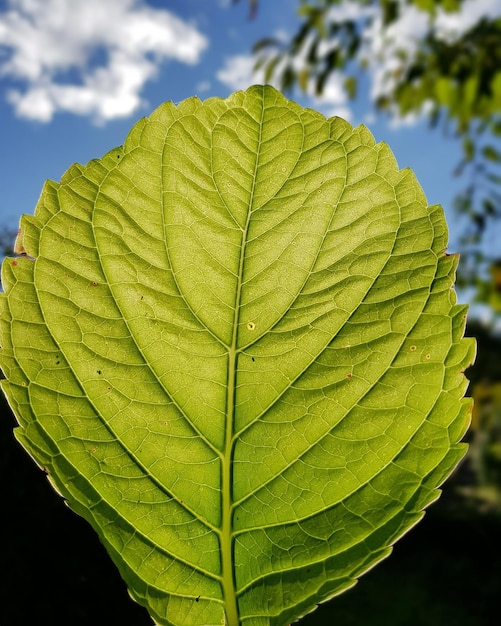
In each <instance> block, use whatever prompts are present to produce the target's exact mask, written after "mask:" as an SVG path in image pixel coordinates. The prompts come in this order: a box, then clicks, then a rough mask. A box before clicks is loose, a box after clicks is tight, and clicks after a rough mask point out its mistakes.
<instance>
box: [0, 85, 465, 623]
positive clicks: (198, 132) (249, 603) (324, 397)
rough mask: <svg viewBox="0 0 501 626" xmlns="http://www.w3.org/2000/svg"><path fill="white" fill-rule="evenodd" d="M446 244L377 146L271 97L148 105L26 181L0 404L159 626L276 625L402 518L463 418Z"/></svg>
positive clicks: (337, 581) (376, 553) (410, 183)
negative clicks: (91, 150)
mask: <svg viewBox="0 0 501 626" xmlns="http://www.w3.org/2000/svg"><path fill="white" fill-rule="evenodd" d="M446 246H447V229H446V224H445V221H444V215H443V211H442V209H441V208H440V207H439V206H431V207H429V206H428V205H427V202H426V199H425V196H424V194H423V192H422V190H421V188H420V187H419V185H418V183H417V181H416V179H415V177H414V176H413V174H412V172H410V171H409V170H398V168H397V165H396V163H395V160H394V158H393V156H392V153H391V152H390V150H389V148H388V147H387V146H386V145H384V144H376V143H375V142H374V140H373V138H372V136H371V134H370V133H369V132H368V131H367V130H366V129H365V128H364V127H359V128H355V129H353V128H351V126H349V125H348V124H347V123H346V122H344V121H343V120H341V119H339V118H333V119H329V120H327V119H325V118H324V117H322V116H321V115H319V114H317V113H315V112H313V111H311V110H308V109H303V108H301V107H299V106H298V105H296V104H294V103H292V102H289V101H287V100H286V99H285V98H284V97H283V96H281V95H280V94H279V93H278V92H277V91H275V90H274V89H272V88H271V87H253V88H250V89H249V90H247V91H246V92H238V93H235V94H233V95H232V96H231V97H230V98H229V99H227V100H221V99H210V100H208V101H206V102H205V103H201V102H200V101H199V100H197V99H189V100H186V101H184V102H182V103H181V104H180V105H179V106H177V107H176V106H174V105H173V104H171V103H166V104H164V105H162V106H161V107H159V108H158V109H157V110H156V111H155V112H154V113H153V114H152V115H151V116H150V117H149V118H148V119H143V120H141V121H140V122H138V124H136V125H135V126H134V128H133V129H132V131H131V133H130V134H129V136H128V137H127V140H126V142H125V145H124V146H123V148H119V149H116V150H112V151H111V152H109V153H108V154H106V155H105V156H104V157H103V158H102V159H99V160H96V161H92V162H90V163H89V164H88V165H87V166H85V167H83V166H80V165H74V166H73V167H71V168H70V169H69V170H68V171H67V172H66V174H65V175H64V176H63V178H62V180H61V182H60V183H58V184H56V183H53V182H48V183H47V184H46V186H45V188H44V191H43V193H42V196H41V198H40V201H39V204H38V206H37V208H36V211H35V216H34V217H25V218H24V219H23V220H22V224H21V232H20V235H19V248H18V249H20V250H23V251H24V252H25V253H26V255H27V256H25V257H19V258H11V259H7V260H6V261H5V262H4V265H3V277H2V278H3V285H4V288H5V291H6V293H5V294H4V295H2V296H1V297H0V314H1V328H0V330H1V333H0V339H1V345H2V352H1V366H2V369H3V371H4V373H5V375H6V377H7V380H6V381H4V382H3V389H4V391H5V393H6V394H7V396H8V399H9V402H10V404H11V406H12V407H13V409H14V411H15V413H16V415H17V417H18V420H19V423H20V427H19V428H18V429H17V430H16V435H17V437H18V439H19V441H20V442H21V443H22V444H23V445H24V446H25V448H26V449H27V450H28V451H29V452H30V453H31V455H32V456H33V457H34V458H35V459H36V461H37V462H38V463H39V464H40V465H42V466H43V467H44V468H46V471H47V472H48V475H49V479H50V480H51V482H52V483H53V484H54V486H55V487H56V489H58V490H59V491H60V492H61V494H62V495H63V496H64V497H65V498H66V499H67V501H68V504H69V505H70V506H71V507H72V508H73V509H74V510H75V511H77V512H78V513H79V514H81V515H82V516H83V517H85V518H86V519H87V520H88V521H89V522H90V523H91V524H92V526H93V527H94V528H95V530H96V531H97V533H98V534H99V537H100V538H101V540H102V542H103V543H104V545H105V546H106V548H107V550H108V552H109V553H110V555H111V557H112V558H113V560H114V561H115V563H116V564H117V566H118V568H119V570H120V572H121V574H122V576H123V577H124V579H125V580H126V582H127V584H128V586H129V588H130V591H131V594H132V596H133V597H134V598H135V599H136V600H137V601H138V602H140V603H141V604H143V605H144V606H146V607H147V609H148V610H149V612H150V614H151V615H152V616H153V618H154V619H155V620H156V622H157V623H158V624H163V625H167V624H172V625H179V626H215V625H219V626H220V625H221V624H227V625H228V626H237V625H240V624H242V625H245V626H266V625H270V626H271V625H274V626H285V625H286V624H289V623H290V622H291V621H293V620H295V619H297V618H298V617H300V616H301V615H303V614H305V613H307V612H309V611H311V610H313V609H314V608H315V605H316V604H317V603H318V602H320V601H324V600H326V599H328V598H330V597H331V596H333V595H335V594H337V593H340V592H341V591H343V590H344V589H347V588H348V587H350V586H351V585H353V584H354V583H355V581H356V579H357V577H358V576H360V575H361V574H362V573H364V572H365V571H366V570H368V569H369V568H370V567H371V566H372V565H374V564H375V563H377V562H378V561H379V560H381V559H382V558H383V557H385V556H386V555H388V554H389V552H390V550H391V545H392V544H393V543H394V542H395V540H396V539H397V538H398V537H400V536H401V535H402V533H403V532H405V531H406V530H407V529H409V528H410V527H411V526H412V525H413V524H414V523H415V522H416V521H418V520H419V519H420V518H421V517H422V515H423V509H424V508H425V507H426V506H427V505H428V504H430V502H432V501H433V500H434V499H435V498H436V497H437V495H438V491H437V487H438V486H439V485H440V484H441V483H442V481H443V480H444V479H445V478H446V477H447V475H448V474H449V473H450V471H451V470H452V469H453V468H454V466H455V465H456V463H457V462H458V460H459V459H460V458H461V457H462V455H463V454H464V451H465V446H464V444H460V443H458V442H459V441H460V439H461V438H462V436H463V435H464V432H465V430H466V428H467V424H468V420H469V413H470V405H469V402H467V401H464V400H463V399H462V398H463V394H464V391H465V386H466V380H465V378H464V376H463V374H462V372H463V370H464V369H465V368H466V366H467V365H468V364H469V363H470V362H471V360H472V356H473V350H474V347H473V344H472V343H471V342H470V341H467V340H463V339H462V335H463V329H464V318H465V307H462V306H457V305H456V304H455V295H454V292H453V291H452V289H451V287H452V282H453V277H454V271H455V268H456V264H457V257H456V256H447V255H446V254H445V250H446ZM75 549H78V540H77V539H76V546H75ZM40 569H41V570H43V564H40ZM389 610H391V607H390V606H389Z"/></svg>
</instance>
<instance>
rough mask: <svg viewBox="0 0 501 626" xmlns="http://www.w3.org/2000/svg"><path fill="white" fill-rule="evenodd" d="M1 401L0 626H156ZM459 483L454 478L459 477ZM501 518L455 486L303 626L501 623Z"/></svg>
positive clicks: (478, 625) (487, 625) (476, 625)
mask: <svg viewBox="0 0 501 626" xmlns="http://www.w3.org/2000/svg"><path fill="white" fill-rule="evenodd" d="M13 425H14V419H13V418H12V417H11V416H10V415H9V409H8V408H7V407H6V406H5V404H4V401H3V398H2V400H1V403H0V468H1V472H2V477H3V489H2V491H3V494H4V496H3V506H2V537H3V541H2V556H1V568H0V571H1V574H0V576H1V579H0V626H28V625H29V626H31V625H34V626H53V625H55V624H65V625H67V626H84V625H85V626H115V625H116V626H147V625H150V626H151V621H150V619H149V617H148V615H147V613H146V611H145V610H144V609H142V608H141V607H139V606H138V605H137V604H135V603H134V602H133V601H132V600H131V599H130V598H129V596H128V593H127V590H126V588H125V585H124V583H123V582H122V580H121V578H120V576H119V574H118V571H117V570H116V569H115V566H114V565H113V563H112V562H111V560H110V559H109V557H108V556H107V554H106V553H105V550H104V548H103V547H102V546H101V544H100V543H99V540H98V538H97V536H96V535H95V533H94V531H93V530H92V529H91V528H90V526H88V524H87V523H86V522H84V521H83V520H82V519H81V518H79V517H78V516H77V515H75V514H74V513H73V512H72V511H70V510H69V509H68V508H67V507H66V506H65V505H64V504H63V502H62V500H61V499H60V497H59V496H57V495H56V494H55V493H54V492H53V490H52V488H51V487H50V486H49V484H48V482H47V481H46V480H45V478H44V476H43V474H42V472H41V471H40V470H39V469H38V468H37V467H36V466H35V464H34V463H33V462H32V461H31V460H30V459H29V457H28V456H27V455H26V453H25V452H24V450H22V448H21V447H20V445H19V444H18V443H17V442H16V441H15V440H14V438H13V435H12V427H13ZM452 485H453V482H452ZM500 599H501V517H500V516H495V515H493V514H490V515H489V514H485V513H484V514H482V513H480V512H477V511H475V510H474V509H466V508H465V507H460V506H459V507H458V506H457V504H456V498H455V496H454V495H453V493H452V487H451V488H450V489H449V488H448V486H446V488H445V492H444V495H443V496H442V498H441V499H440V501H439V502H438V503H436V504H434V505H432V506H431V507H430V509H429V511H428V513H427V515H426V516H425V518H424V520H423V521H422V522H420V523H419V524H418V525H417V526H416V527H415V528H414V529H412V530H411V531H410V532H409V533H408V534H407V535H406V536H405V537H404V538H403V539H402V540H401V541H399V542H398V543H397V544H396V546H395V549H394V553H393V554H392V555H391V556H390V557H389V558H388V559H386V560H385V561H384V562H382V563H381V564H379V565H378V566H376V568H374V569H373V570H372V571H371V572H369V573H368V574H367V575H366V576H364V577H362V579H361V580H360V582H359V583H358V584H357V585H356V586H355V587H354V588H353V589H351V590H349V591H347V592H346V593H344V594H343V595H341V596H339V597H338V598H335V599H334V600H332V601H331V602H329V603H327V604H325V605H322V606H321V607H320V608H319V609H318V610H317V611H315V613H313V614H311V615H310V616H308V617H306V618H304V619H303V620H302V621H301V624H302V625H304V626H313V625H315V626H322V625H324V624H325V625H327V624H328V625H329V626H366V625H367V626H383V625H384V626H444V625H447V626H494V625H497V624H499V623H501V602H500Z"/></svg>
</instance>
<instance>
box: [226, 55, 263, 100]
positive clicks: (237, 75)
mask: <svg viewBox="0 0 501 626" xmlns="http://www.w3.org/2000/svg"><path fill="white" fill-rule="evenodd" d="M255 62H256V59H255V57H253V56H252V55H250V54H236V55H235V56H232V57H227V58H226V59H225V61H224V66H223V67H222V68H221V69H220V70H219V71H218V72H217V73H216V78H217V79H218V80H219V82H221V83H223V85H226V86H227V87H230V89H232V90H234V91H238V90H239V89H246V88H247V87H249V86H250V85H254V84H261V83H263V82H264V73H263V72H262V71H255V70H254V64H255Z"/></svg>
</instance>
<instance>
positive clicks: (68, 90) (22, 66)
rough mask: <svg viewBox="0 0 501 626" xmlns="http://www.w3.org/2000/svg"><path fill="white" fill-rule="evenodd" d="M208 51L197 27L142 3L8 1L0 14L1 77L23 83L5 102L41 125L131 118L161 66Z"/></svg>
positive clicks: (117, 0)
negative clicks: (60, 119) (73, 118)
mask: <svg viewBox="0 0 501 626" xmlns="http://www.w3.org/2000/svg"><path fill="white" fill-rule="evenodd" d="M207 45H208V42H207V39H206V38H205V37H204V36H203V35H202V34H201V33H200V32H199V31H197V30H196V28H195V27H194V26H192V25H189V24H187V23H186V22H184V21H182V20H181V19H179V18H178V17H176V16H175V15H173V14H172V13H170V12H169V11H166V10H164V9H155V8H152V7H150V6H148V5H147V4H145V2H144V1H143V0H106V1H104V0H72V1H71V2H69V1H68V0H10V1H9V3H8V9H7V10H6V11H4V12H3V13H0V51H1V50H2V49H3V54H2V56H0V76H1V75H3V76H7V77H9V78H10V79H11V80H13V81H15V82H18V83H19V84H20V87H19V88H15V89H12V90H11V91H10V92H9V93H8V94H7V99H8V101H9V102H10V103H11V104H12V105H13V106H14V108H15V111H16V113H17V115H19V116H20V117H26V118H30V119H33V120H38V121H40V122H48V121H50V120H51V119H52V117H53V116H54V114H55V113H57V112H58V111H66V112H70V113H74V114H77V115H90V116H92V117H93V118H94V119H95V120H96V121H98V122H105V121H107V120H111V119H113V118H118V117H126V116H128V115H130V114H131V113H133V112H134V111H135V110H136V109H137V108H138V107H139V106H141V104H142V100H141V91H142V89H143V87H144V85H145V83H146V82H147V81H149V80H151V79H152V78H154V76H155V75H156V73H157V71H158V67H159V65H160V64H161V63H162V62H163V61H165V60H167V59H173V60H176V61H179V62H181V63H186V64H195V63H197V62H198V61H199V59H200V55H201V53H202V52H203V50H204V49H205V48H206V47H207ZM96 59H97V60H96Z"/></svg>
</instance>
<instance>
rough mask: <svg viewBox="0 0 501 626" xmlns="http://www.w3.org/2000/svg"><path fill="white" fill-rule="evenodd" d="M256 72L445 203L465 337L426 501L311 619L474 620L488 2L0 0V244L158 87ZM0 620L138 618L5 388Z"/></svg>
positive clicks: (493, 110) (481, 523)
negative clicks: (469, 415)
mask: <svg viewBox="0 0 501 626" xmlns="http://www.w3.org/2000/svg"><path fill="white" fill-rule="evenodd" d="M263 82H268V83H271V84H273V85H275V86H276V87H278V88H279V89H281V90H282V91H283V92H284V93H285V94H286V95H287V96H288V97H291V98H293V99H294V100H296V101H298V102H299V103H300V104H302V105H303V106H308V107H311V108H314V109H316V110H318V111H320V112H322V113H323V114H325V115H327V116H332V115H340V116H342V117H344V118H345V119H347V120H348V121H350V123H352V124H353V125H358V124H365V125H367V126H368V127H369V129H370V130H371V132H372V133H373V134H374V136H375V138H376V140H377V141H386V142H387V143H388V144H389V145H390V147H391V149H392V150H393V152H394V154H395V156H396V158H397V161H398V163H399V165H400V167H410V168H411V169H413V171H414V172H415V173H416V175H417V178H418V180H419V182H420V183H421V185H422V187H423V189H424V191H425V193H426V195H427V198H428V201H429V203H430V204H437V203H438V204H441V205H442V206H443V207H444V210H445V213H446V217H447V220H448V224H449V228H450V238H449V252H460V254H461V263H460V269H459V272H458V281H457V293H458V300H459V301H460V302H467V303H469V304H470V316H469V322H468V328H467V334H468V335H470V336H474V337H476V338H477V341H478V356H477V360H476V363H475V364H474V366H473V367H471V368H470V369H469V370H468V371H467V376H468V378H469V380H470V386H469V390H468V394H469V395H472V396H473V397H474V399H475V409H474V413H473V420H472V427H471V429H470V432H469V434H468V436H467V439H468V442H469V443H470V448H469V451H468V454H467V457H466V459H465V460H464V462H463V463H462V464H461V466H460V468H459V469H458V470H457V471H456V472H455V474H454V475H453V476H452V477H451V479H450V480H449V481H448V482H447V483H446V484H445V486H444V493H443V495H442V497H441V498H440V500H439V501H438V502H437V503H435V504H433V505H432V506H431V507H430V509H429V511H428V512H427V514H426V516H425V518H424V520H423V521H422V522H421V523H420V524H419V525H418V526H417V527H416V528H414V529H413V530H412V531H411V532H410V533H409V534H408V535H406V536H405V537H404V538H403V539H402V540H401V541H400V542H398V544H397V545H396V546H395V550H394V553H393V554H392V556H391V557H390V558H389V559H387V560H386V561H384V562H383V563H382V564H380V565H379V566H377V568H376V569H375V570H374V571H372V572H370V573H369V574H367V575H366V576H365V577H363V578H362V579H361V580H360V582H359V583H358V584H357V585H356V587H354V588H353V589H352V590H349V591H348V592H346V593H345V594H343V595H342V596H340V597H339V598H337V599H335V600H334V601H332V602H330V603H328V604H325V605H322V606H321V607H320V608H319V609H318V611H316V612H315V613H314V614H313V615H311V616H310V617H307V618H305V619H304V621H303V622H301V623H304V624H305V625H308V624H311V625H313V624H332V623H336V624H337V625H338V626H361V625H364V624H370V625H371V626H378V625H379V624H381V625H382V624H385V625H386V626H435V625H438V624H440V625H441V626H442V624H443V623H447V624H448V626H456V625H457V626H471V625H475V626H488V625H491V624H492V625H493V624H498V623H499V620H500V617H501V615H500V613H501V609H500V605H499V593H500V590H501V542H500V539H499V537H500V536H501V2H499V0H380V1H378V0H342V1H338V0H240V1H238V0H236V1H233V2H232V1H231V0H172V1H168V0H107V1H106V2H103V1H102V0H0V188H1V195H0V251H1V254H2V256H5V255H9V254H12V247H13V243H14V239H15V234H16V232H17V225H18V221H19V217H20V215H21V214H23V213H28V214H32V213H33V211H34V208H35V205H36V202H37V199H38V196H39V194H40V191H41V189H42V186H43V183H44V181H45V180H46V179H53V180H59V179H60V178H61V176H62V174H63V173H64V171H65V170H66V169H67V168H68V167H69V166H70V165H71V164H72V163H74V162H79V163H86V162H87V161H88V160H90V159H92V158H96V157H100V156H102V155H103V154H104V153H105V152H107V151H108V150H109V149H111V148H113V147H115V146H118V145H121V144H122V143H123V141H124V139H125V136H126V134H127V132H128V130H129V129H130V128H131V126H132V124H133V123H134V122H135V121H136V120H137V119H139V118H140V117H141V116H143V115H148V114H149V113H150V112H151V111H152V110H153V109H154V108H156V107H157V106H159V105H160V104H161V103H162V102H164V101H165V100H173V101H174V102H179V101H181V100H184V99H185V98H188V97H191V96H194V95H196V96H198V97H200V98H201V99H205V98H207V97H211V96H220V97H226V96H228V95H229V94H230V93H231V92H233V91H235V90H237V89H241V88H246V87H247V86H249V85H251V84H253V83H263ZM0 402H1V405H0V410H1V416H0V429H1V433H0V469H1V471H2V476H3V479H4V480H3V493H4V497H3V508H2V523H3V525H2V528H3V529H4V531H3V532H4V541H3V547H2V552H1V555H2V556H1V561H0V563H1V567H0V577H1V580H0V624H1V625H2V626H4V625H5V626H24V625H25V624H31V623H35V624H37V625H40V626H45V625H49V624H53V623H56V622H59V623H68V624H71V625H72V626H78V625H80V624H82V625H83V624H86V625H87V624H93V626H101V625H103V626H104V624H110V623H117V624H122V625H124V626H142V625H146V624H150V623H151V622H150V620H149V618H148V616H147V615H146V613H145V611H144V610H143V609H141V608H140V607H139V606H137V605H135V604H134V603H133V602H132V601H131V600H130V599H129V598H128V596H127V592H126V589H125V586H124V584H123V583H122V581H121V579H120V577H119V575H118V573H117V571H115V568H114V566H113V565H112V563H111V561H109V559H108V557H107V555H106V554H105V553H104V549H103V548H102V546H101V545H100V543H99V541H98V539H97V537H96V536H95V535H94V533H93V531H92V530H91V529H90V528H89V527H88V526H87V524H86V523H85V522H83V520H81V519H80V518H78V517H77V516H76V515H74V514H73V513H72V512H71V511H69V510H68V509H67V508H66V507H65V506H64V504H63V502H62V501H61V500H60V498H59V497H58V496H57V495H56V494H55V493H53V491H52V489H51V488H50V487H49V485H48V483H47V481H46V480H45V478H44V476H43V474H42V473H41V472H40V470H39V469H38V468H37V467H36V466H35V465H34V463H33V462H32V461H31V460H30V459H29V458H28V457H27V455H26V454H25V452H24V451H23V450H22V449H21V448H20V446H19V445H18V444H17V443H15V441H14V438H13V435H12V429H13V427H14V426H15V420H14V418H13V416H12V414H11V412H10V409H9V408H8V406H7V405H6V403H5V401H4V400H3V398H2V399H1V400H0Z"/></svg>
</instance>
